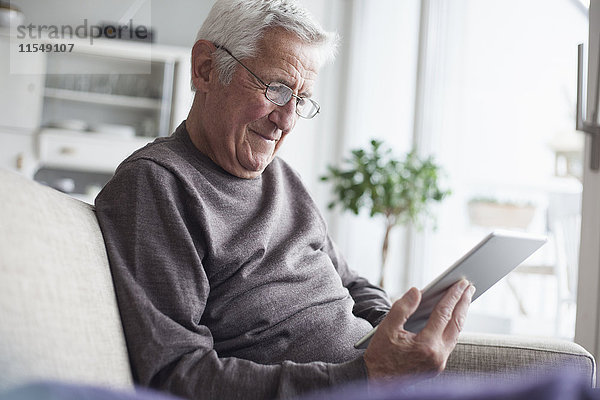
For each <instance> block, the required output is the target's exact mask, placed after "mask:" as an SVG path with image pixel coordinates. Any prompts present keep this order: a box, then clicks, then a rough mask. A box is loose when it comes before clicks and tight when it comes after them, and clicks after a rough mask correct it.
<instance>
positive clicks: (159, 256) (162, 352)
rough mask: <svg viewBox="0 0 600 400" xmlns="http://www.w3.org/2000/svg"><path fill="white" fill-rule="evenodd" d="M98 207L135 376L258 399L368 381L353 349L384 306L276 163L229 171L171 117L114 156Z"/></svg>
mask: <svg viewBox="0 0 600 400" xmlns="http://www.w3.org/2000/svg"><path fill="white" fill-rule="evenodd" d="M96 211H97V215H98V220H99V222H100V226H101V228H102V233H103V235H104V238H105V240H106V244H107V250H108V255H109V260H110V265H111V270H112V274H113V278H114V282H115V288H116V292H117V297H118V302H119V308H120V311H121V316H122V319H123V325H124V330H125V335H126V339H127V345H128V349H129V356H130V359H131V363H132V368H133V373H134V379H135V380H136V381H137V382H138V383H140V384H142V385H147V386H151V387H154V388H159V389H163V390H168V391H170V392H172V393H174V394H177V395H180V396H183V397H188V398H194V399H213V398H214V399H237V398H240V399H241V398H244V399H267V398H280V397H291V396H295V395H298V394H299V393H303V392H305V391H309V390H315V389H319V388H324V387H328V386H332V385H337V384H341V383H344V382H348V381H352V380H358V379H364V378H365V366H364V361H363V359H362V352H360V351H358V350H355V349H354V348H353V343H354V342H356V341H357V340H358V339H359V338H360V337H361V336H363V335H364V334H365V333H366V332H368V331H369V330H370V329H371V328H372V326H373V325H376V324H377V323H378V322H379V321H380V320H381V319H382V318H383V316H384V315H385V313H386V312H387V311H388V310H389V302H388V300H387V298H386V297H385V294H384V293H383V292H382V291H381V290H379V289H377V288H376V287H374V286H372V285H370V284H369V283H368V282H367V281H366V280H365V279H363V278H360V277H359V276H357V275H356V274H355V273H354V272H353V271H351V270H350V269H349V268H348V266H347V264H346V262H345V261H344V259H343V258H342V256H341V255H340V254H339V252H338V250H337V249H336V247H335V245H334V243H333V242H332V241H331V239H330V237H329V236H328V234H327V229H326V225H325V222H324V220H323V218H322V216H321V214H320V213H319V211H318V210H317V207H316V205H315V204H314V202H313V201H312V199H311V198H310V196H309V194H308V192H307V191H306V189H305V187H304V186H303V184H302V183H301V181H300V179H299V177H298V175H297V174H296V173H295V172H294V171H293V170H292V169H291V168H290V167H289V166H288V165H287V164H286V163H285V162H284V161H282V160H281V159H279V158H275V159H274V160H273V162H272V163H271V164H270V165H269V166H268V167H267V168H266V169H265V171H264V172H263V174H262V175H261V176H260V177H258V178H256V179H251V180H246V179H240V178H237V177H235V176H232V175H230V174H228V173H227V172H225V171H224V170H223V169H221V168H220V167H219V166H217V165H216V164H214V163H213V162H212V161H211V160H210V159H209V158H208V157H206V156H204V155H203V154H202V153H200V152H199V151H198V150H197V149H196V148H195V147H194V145H193V144H192V142H191V140H190V138H189V135H188V132H187V131H186V129H185V124H181V125H180V126H179V128H178V129H177V131H176V132H175V133H174V134H173V135H172V136H171V137H169V138H160V139H157V140H156V141H155V142H154V143H152V144H150V145H148V146H146V147H144V148H143V149H140V150H138V151H137V152H135V153H134V154H132V155H131V156H130V157H129V158H128V159H127V160H125V161H124V162H123V163H122V164H121V166H120V167H119V168H118V169H117V172H116V174H115V176H114V178H113V179H112V180H111V181H110V182H109V183H108V184H107V185H106V186H105V188H104V189H103V190H102V192H101V193H100V195H99V196H98V197H97V199H96Z"/></svg>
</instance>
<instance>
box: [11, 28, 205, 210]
mask: <svg viewBox="0 0 600 400" xmlns="http://www.w3.org/2000/svg"><path fill="white" fill-rule="evenodd" d="M24 40H25V39H18V38H17V37H15V36H12V37H11V35H10V34H9V33H8V32H7V31H0V51H1V54H2V55H3V57H0V58H2V60H0V89H1V90H2V97H3V98H4V99H5V101H3V102H2V106H3V107H0V148H1V149H2V151H1V152H0V158H1V159H0V166H3V167H5V168H6V167H8V168H9V169H13V170H16V171H19V172H21V173H24V174H26V175H28V176H30V177H31V178H33V179H36V180H38V181H41V182H43V183H45V184H48V185H49V186H52V187H55V188H57V189H60V190H63V191H65V192H69V193H70V194H72V195H73V196H74V197H77V198H80V199H84V200H86V201H88V202H93V195H94V193H95V192H97V190H98V189H99V187H101V186H103V184H104V183H105V182H106V181H107V180H108V179H110V177H111V176H112V174H113V173H114V170H115V169H116V167H117V166H118V164H119V163H120V162H121V161H122V160H123V159H124V158H125V157H127V155H129V154H130V153H131V152H133V151H134V150H135V149H137V148H139V147H141V146H143V145H144V144H146V143H148V142H150V141H152V140H154V138H156V137H159V136H167V135H169V134H170V133H171V132H173V130H174V129H175V127H176V126H177V125H178V124H179V123H180V122H181V121H182V120H183V119H185V117H186V115H187V112H188V111H189V107H190V105H191V102H192V97H193V96H192V95H193V93H192V92H191V90H190V84H189V70H190V64H189V57H190V50H189V49H184V48H176V47H170V46H159V45H153V44H149V43H142V42H128V41H119V40H106V39H95V40H94V41H93V43H90V42H88V41H87V40H80V39H73V40H68V41H64V42H65V43H66V42H68V43H72V44H74V45H73V46H72V49H73V50H72V52H65V53H60V52H58V53H55V52H43V53H41V52H37V53H19V52H18V51H16V49H17V48H18V45H19V44H21V43H25V41H24ZM36 42H37V43H40V42H43V40H36ZM48 42H51V43H60V41H57V40H52V41H50V40H48ZM69 47H71V46H69ZM5 56H6V57H5ZM32 62H33V63H35V66H36V68H34V69H32ZM24 72H27V74H24ZM8 99H11V100H10V101H9V100H8ZM56 128H60V129H56ZM20 138H23V140H21V139H20Z"/></svg>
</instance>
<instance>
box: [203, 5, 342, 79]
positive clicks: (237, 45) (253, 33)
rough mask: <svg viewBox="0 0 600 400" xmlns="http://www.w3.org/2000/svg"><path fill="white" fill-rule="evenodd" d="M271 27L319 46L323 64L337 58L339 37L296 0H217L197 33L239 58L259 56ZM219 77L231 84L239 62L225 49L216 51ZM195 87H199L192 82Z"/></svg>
mask: <svg viewBox="0 0 600 400" xmlns="http://www.w3.org/2000/svg"><path fill="white" fill-rule="evenodd" d="M268 28H283V29H285V30H287V31H289V32H292V33H294V34H296V35H297V36H298V38H300V40H302V41H303V42H305V43H306V44H308V45H313V46H316V47H317V48H318V49H319V55H320V57H319V62H320V65H322V64H323V63H326V62H330V61H332V60H333V59H334V57H335V53H336V50H337V44H338V41H339V36H338V35H337V34H336V33H335V32H327V31H325V30H324V29H323V28H322V27H321V25H320V24H319V23H318V22H317V21H316V20H315V19H314V18H313V17H312V15H310V14H309V12H308V11H307V10H306V9H304V8H303V7H302V6H301V5H300V4H298V3H297V2H296V1H295V0H217V1H216V2H215V4H214V5H213V7H212V9H211V10H210V13H209V14H208V17H206V20H205V21H204V23H203V24H202V27H201V28H200V30H199V31H198V34H197V35H196V41H198V40H208V41H210V42H212V43H214V44H215V45H219V46H223V47H225V48H227V49H228V50H229V51H231V53H233V54H234V55H235V56H236V57H237V58H238V59H245V58H252V57H255V56H256V55H257V51H258V44H259V42H260V40H261V39H262V36H263V33H264V32H265V30H266V29H268ZM215 62H216V68H217V71H218V73H219V79H220V80H221V82H222V83H223V84H224V85H228V84H229V83H230V82H231V79H232V78H233V74H234V72H235V68H236V67H237V63H236V61H235V60H234V59H233V58H232V57H231V56H229V55H228V54H227V53H226V52H224V51H217V52H215ZM192 90H195V87H194V84H193V83H192Z"/></svg>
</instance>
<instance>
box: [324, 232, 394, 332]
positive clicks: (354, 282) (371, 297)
mask: <svg viewBox="0 0 600 400" xmlns="http://www.w3.org/2000/svg"><path fill="white" fill-rule="evenodd" d="M325 251H326V252H327V254H329V257H330V258H331V260H332V262H333V265H335V267H336V269H337V271H338V274H339V275H340V277H341V279H342V284H343V285H344V286H345V287H346V289H348V292H350V296H352V299H353V300H354V307H353V309H352V312H353V314H354V315H356V316H357V317H360V318H364V319H366V320H367V321H369V322H370V323H371V325H373V326H377V325H379V323H380V322H381V320H382V319H383V318H385V316H386V315H387V313H388V311H389V310H390V307H391V303H390V300H389V298H388V296H387V294H386V293H385V291H384V290H383V289H381V288H380V287H378V286H375V285H372V284H371V283H370V282H369V281H368V280H367V279H365V278H363V277H361V276H359V275H358V274H357V273H356V272H355V271H353V270H352V269H350V268H349V267H348V264H347V263H346V260H345V259H344V257H343V256H342V254H341V253H340V251H339V250H338V248H337V246H336V244H335V243H334V242H333V240H332V239H331V238H330V237H329V236H328V237H327V245H326V248H325Z"/></svg>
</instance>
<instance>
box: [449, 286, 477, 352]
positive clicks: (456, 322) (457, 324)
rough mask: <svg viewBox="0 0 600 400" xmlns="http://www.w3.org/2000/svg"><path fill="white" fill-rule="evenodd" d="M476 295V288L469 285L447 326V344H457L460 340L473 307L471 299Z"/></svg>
mask: <svg viewBox="0 0 600 400" xmlns="http://www.w3.org/2000/svg"><path fill="white" fill-rule="evenodd" d="M474 294H475V286H473V285H469V287H467V289H466V290H465V291H464V292H463V295H462V296H461V298H460V300H459V301H458V303H457V304H456V307H454V312H453V313H452V319H451V320H450V323H449V324H448V325H447V326H446V329H445V331H444V339H445V340H446V341H447V342H451V343H455V342H456V341H457V340H458V336H459V335H460V332H461V331H462V329H463V327H464V326H465V320H466V319H467V312H468V311H469V306H470V305H471V298H472V297H473V295H474Z"/></svg>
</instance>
